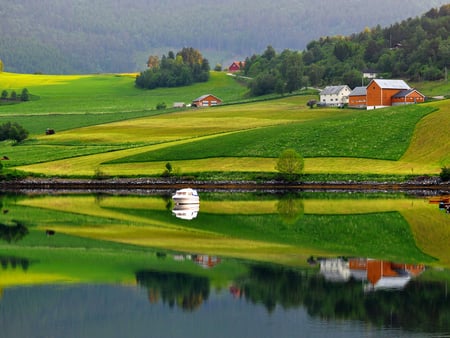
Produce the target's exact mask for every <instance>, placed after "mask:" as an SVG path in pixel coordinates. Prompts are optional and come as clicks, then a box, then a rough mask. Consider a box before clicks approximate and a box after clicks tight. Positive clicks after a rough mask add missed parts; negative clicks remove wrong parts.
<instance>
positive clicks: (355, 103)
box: [348, 87, 367, 108]
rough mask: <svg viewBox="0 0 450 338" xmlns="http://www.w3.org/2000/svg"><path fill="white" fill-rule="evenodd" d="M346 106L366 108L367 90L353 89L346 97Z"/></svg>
mask: <svg viewBox="0 0 450 338" xmlns="http://www.w3.org/2000/svg"><path fill="white" fill-rule="evenodd" d="M348 106H349V107H350V108H366V107H367V88H366V87H355V88H354V89H353V90H352V91H351V93H350V94H349V95H348Z"/></svg>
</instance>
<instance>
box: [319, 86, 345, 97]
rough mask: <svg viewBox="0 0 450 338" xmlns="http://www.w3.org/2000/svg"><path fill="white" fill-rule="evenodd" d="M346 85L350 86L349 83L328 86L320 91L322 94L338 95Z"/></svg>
mask: <svg viewBox="0 0 450 338" xmlns="http://www.w3.org/2000/svg"><path fill="white" fill-rule="evenodd" d="M345 87H347V88H348V86H347V85H343V86H327V87H325V88H324V89H323V90H322V91H321V92H320V95H337V94H339V93H340V92H341V90H343V89H344V88H345ZM349 90H350V88H349Z"/></svg>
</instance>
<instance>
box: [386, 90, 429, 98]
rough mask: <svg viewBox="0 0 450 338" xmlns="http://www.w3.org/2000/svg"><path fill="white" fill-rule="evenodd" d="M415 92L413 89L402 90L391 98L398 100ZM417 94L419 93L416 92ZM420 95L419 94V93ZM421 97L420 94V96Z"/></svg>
mask: <svg viewBox="0 0 450 338" xmlns="http://www.w3.org/2000/svg"><path fill="white" fill-rule="evenodd" d="M415 91H416V90H415V89H414V88H410V89H404V90H401V91H399V92H398V93H397V94H395V95H394V96H392V97H395V98H400V97H405V96H408V95H409V94H411V93H413V92H415ZM418 93H419V92H418ZM419 94H420V93H419ZM421 95H422V94H421Z"/></svg>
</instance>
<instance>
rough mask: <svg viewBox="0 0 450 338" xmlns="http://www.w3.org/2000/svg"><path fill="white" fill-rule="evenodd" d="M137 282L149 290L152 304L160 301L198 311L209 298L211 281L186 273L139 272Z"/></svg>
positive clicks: (171, 305)
mask: <svg viewBox="0 0 450 338" xmlns="http://www.w3.org/2000/svg"><path fill="white" fill-rule="evenodd" d="M136 281H137V282H138V284H139V285H141V286H144V287H145V288H147V290H148V298H149V301H150V302H151V303H156V302H158V301H159V300H160V299H161V300H162V302H163V303H167V304H169V306H170V307H174V306H175V305H176V306H178V307H180V308H182V309H183V310H186V311H193V310H196V309H197V308H199V307H200V306H201V304H203V301H204V300H206V299H208V297H209V280H208V278H206V277H198V276H193V275H189V274H184V273H175V272H173V273H171V272H159V271H138V272H136Z"/></svg>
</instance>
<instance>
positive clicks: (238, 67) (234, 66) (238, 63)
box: [228, 61, 245, 73]
mask: <svg viewBox="0 0 450 338" xmlns="http://www.w3.org/2000/svg"><path fill="white" fill-rule="evenodd" d="M244 66H245V62H242V61H234V62H233V63H232V64H231V65H230V67H228V71H229V72H231V73H233V72H238V71H240V70H241V68H243V67H244Z"/></svg>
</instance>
